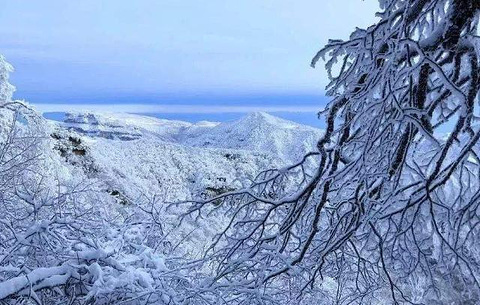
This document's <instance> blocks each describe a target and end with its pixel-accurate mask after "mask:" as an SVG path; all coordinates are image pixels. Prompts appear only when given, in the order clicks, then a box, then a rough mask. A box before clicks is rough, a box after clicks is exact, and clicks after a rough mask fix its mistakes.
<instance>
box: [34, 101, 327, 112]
mask: <svg viewBox="0 0 480 305" xmlns="http://www.w3.org/2000/svg"><path fill="white" fill-rule="evenodd" d="M29 104H30V105H31V106H33V107H34V108H35V109H36V110H38V111H40V112H42V113H49V112H70V111H73V112H83V111H93V112H95V111H97V112H102V111H103V112H124V113H249V112H291V113H318V112H320V111H321V110H322V107H321V106H320V105H319V106H311V105H303V106H302V105H300V106H284V105H277V106H220V105H188V104H181V105H168V104H155V105H152V104H123V103H122V104H49V103H29Z"/></svg>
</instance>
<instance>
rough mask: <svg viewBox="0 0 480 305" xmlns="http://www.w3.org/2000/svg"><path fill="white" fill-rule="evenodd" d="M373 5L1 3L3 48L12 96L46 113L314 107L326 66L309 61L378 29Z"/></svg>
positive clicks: (283, 0) (323, 0)
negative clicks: (360, 32)
mask: <svg viewBox="0 0 480 305" xmlns="http://www.w3.org/2000/svg"><path fill="white" fill-rule="evenodd" d="M377 5H378V2H377V1H376V0H363V1H362V0H335V1H330V0H236V1H233V0H204V1H198V0H184V1H179V0H156V1H153V0H136V1H132V0H128V1H125V0H82V1H65V0H42V1H38V0H22V1H18V0H3V1H2V8H1V9H0V35H1V37H2V39H1V40H0V53H1V54H3V55H5V57H6V58H7V61H9V62H10V63H11V64H12V65H13V66H14V67H15V73H14V74H13V75H12V76H11V82H12V83H13V84H14V85H15V86H16V87H17V92H16V94H15V97H16V98H19V99H25V100H28V101H29V102H31V103H33V104H38V105H43V106H45V105H44V104H48V103H56V104H63V107H65V105H72V104H77V106H78V105H83V104H100V105H101V104H121V105H123V108H122V109H123V110H125V109H127V110H128V109H130V108H132V107H133V108H135V107H136V105H139V104H142V105H145V104H148V105H150V107H152V106H151V105H156V106H158V107H159V109H163V108H161V107H164V106H165V105H168V106H169V107H170V108H169V109H170V111H171V109H174V107H177V108H178V109H180V108H181V107H184V108H182V109H184V111H188V109H187V108H185V107H187V106H188V105H195V106H196V107H197V108H192V111H196V110H195V109H197V110H198V107H200V106H204V105H217V106H222V107H225V106H232V107H240V106H241V107H247V108H248V107H249V106H252V107H257V108H258V107H262V106H265V107H280V106H283V107H287V106H288V107H296V106H299V109H301V110H302V111H307V109H311V106H315V105H318V104H319V103H320V104H321V103H324V102H325V98H323V97H322V96H323V88H324V87H325V85H326V84H327V77H326V74H325V72H324V71H323V67H322V66H321V65H320V66H319V68H317V69H312V68H310V66H309V63H310V59H311V58H312V57H313V55H314V54H315V53H316V51H317V50H318V49H319V48H321V47H322V46H323V45H324V44H325V43H326V42H327V40H328V39H329V38H341V39H346V38H348V36H349V33H351V31H352V30H353V29H355V27H367V26H369V25H370V24H372V23H373V22H375V18H374V13H375V12H376V10H377ZM127 105H128V107H130V108H128V107H127ZM180 106H181V107H180ZM58 107H59V108H58V109H63V108H61V107H60V106H58ZM172 107H173V108H172ZM288 107H287V108H288ZM302 107H303V108H302ZM308 107H310V108H308ZM47 108H48V107H47ZM47 108H44V109H47ZM49 109H50V108H49ZM185 109H187V110H185ZM277 110H278V109H277ZM280 110H285V109H283V108H282V109H280ZM280 110H279V111H280ZM287 111H290V110H288V109H287ZM308 111H310V110H308Z"/></svg>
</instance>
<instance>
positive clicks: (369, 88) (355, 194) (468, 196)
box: [189, 0, 480, 304]
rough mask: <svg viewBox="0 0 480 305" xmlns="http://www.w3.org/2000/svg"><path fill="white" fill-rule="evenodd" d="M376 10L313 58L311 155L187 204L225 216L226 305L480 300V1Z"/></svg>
mask: <svg viewBox="0 0 480 305" xmlns="http://www.w3.org/2000/svg"><path fill="white" fill-rule="evenodd" d="M380 7H381V9H382V10H381V12H379V13H378V17H379V18H380V20H379V21H378V23H377V24H375V25H372V26H371V27H369V28H368V29H357V30H355V31H354V32H353V33H352V35H351V36H350V39H348V40H347V41H341V40H332V41H330V42H329V43H328V44H327V46H326V47H325V48H324V49H322V50H321V51H320V52H319V53H318V54H317V55H316V56H315V57H314V59H313V61H312V66H315V64H316V63H317V61H318V60H319V59H321V58H325V59H326V68H327V71H328V72H329V75H330V80H331V82H330V84H329V85H328V88H327V90H328V95H329V96H331V98H332V99H331V101H330V103H329V104H328V106H327V108H326V109H325V111H324V115H325V121H326V126H327V127H326V130H325V133H324V135H323V137H322V138H321V139H320V140H319V141H318V145H317V150H316V151H315V152H313V153H311V154H309V155H307V156H306V157H305V159H304V160H302V161H301V162H299V163H298V164H296V165H294V166H291V167H288V168H285V169H282V170H270V171H266V172H264V173H263V174H261V175H259V176H258V177H257V179H256V181H255V182H254V183H253V184H252V186H251V187H250V188H249V189H247V190H244V191H236V192H231V193H227V194H223V195H221V196H219V197H216V198H213V199H211V200H207V201H201V202H194V203H193V204H192V206H191V208H190V211H189V213H190V215H197V216H198V215H206V214H207V212H208V211H209V210H210V209H212V208H218V207H214V206H213V205H212V204H210V203H211V202H218V201H219V200H222V201H223V207H225V208H226V209H227V211H228V215H229V216H230V222H229V223H228V224H227V225H226V226H225V228H224V230H223V231H221V232H219V234H218V235H217V236H216V237H215V238H214V240H213V243H212V244H211V247H210V249H209V251H208V252H207V253H206V257H207V258H208V259H209V260H210V261H211V262H212V264H213V265H214V266H215V274H216V275H215V278H214V280H213V281H212V282H211V286H212V287H215V288H216V289H219V290H222V291H224V292H225V294H226V295H227V296H228V297H230V298H231V299H232V302H238V303H241V302H242V300H247V299H249V298H252V295H253V296H254V297H255V298H256V299H257V300H258V302H259V303H262V302H263V303H269V302H272V303H275V302H278V303H282V302H284V303H288V304H290V303H289V302H294V301H295V300H296V301H297V302H298V300H301V303H308V302H309V301H310V302H314V303H315V302H316V301H315V300H324V301H325V304H331V303H335V302H337V303H340V304H352V303H353V304H355V303H357V304H369V303H378V304H385V302H389V303H394V304H417V303H423V304H433V303H434V302H438V303H439V304H446V303H465V302H471V303H477V302H479V293H480V262H479V257H480V256H479V254H480V247H479V246H478V245H479V242H480V240H478V236H479V232H478V230H479V229H480V226H479V224H480V217H479V213H480V211H479V205H480V164H479V162H480V159H479V158H478V153H479V146H478V139H479V138H480V129H479V126H478V124H477V122H478V116H477V115H478V90H479V86H480V83H479V75H478V73H479V69H478V64H479V62H478V55H479V51H480V49H479V48H480V45H479V37H478V36H477V33H478V29H477V26H478V18H479V11H480V2H478V1H475V0H413V1H402V0H382V1H380ZM310 160H311V161H310ZM307 163H310V164H312V163H313V164H316V166H315V167H314V168H313V169H312V167H310V166H308V164H307ZM385 300H389V301H385Z"/></svg>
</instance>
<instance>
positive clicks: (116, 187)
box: [50, 113, 321, 252]
mask: <svg viewBox="0 0 480 305" xmlns="http://www.w3.org/2000/svg"><path fill="white" fill-rule="evenodd" d="M50 124H52V125H53V126H52V130H53V132H52V138H53V140H54V142H55V143H56V144H55V148H56V150H57V151H58V152H59V154H60V155H61V157H63V159H64V160H65V161H66V162H67V163H69V164H70V166H73V167H74V168H76V169H81V170H83V172H84V173H85V174H86V176H87V177H89V178H90V179H92V181H95V184H96V185H99V189H100V194H101V196H102V197H105V196H106V197H109V198H110V199H113V200H114V201H116V202H117V203H121V204H130V203H133V204H138V205H145V204H149V203H151V202H152V201H156V202H158V203H165V202H177V201H182V200H188V199H193V198H205V197H211V196H215V195H219V194H221V193H224V192H227V191H232V190H235V189H239V188H243V187H246V186H248V185H249V184H250V182H251V180H252V179H254V178H255V176H256V175H257V174H258V173H259V172H261V171H262V170H265V169H269V168H272V167H273V168H278V167H282V166H285V165H287V164H290V163H292V162H295V161H297V160H298V159H299V158H300V157H301V156H302V155H303V154H305V153H306V152H308V151H311V150H313V149H314V148H315V144H316V141H317V139H318V137H319V136H320V134H321V131H320V130H317V129H315V128H311V127H307V126H303V125H300V124H296V123H293V122H289V121H286V120H282V119H279V118H276V117H274V116H271V115H268V114H265V113H252V114H249V115H247V116H245V117H243V118H241V119H240V120H237V121H232V122H226V123H215V122H198V123H196V124H192V123H187V122H181V121H170V120H162V119H157V118H152V117H145V116H138V115H130V114H114V113H76V114H67V116H66V119H65V121H64V122H53V121H51V122H50ZM161 206H163V207H165V206H166V205H161ZM162 214H163V216H162V217H164V218H163V221H165V223H168V224H171V225H172V226H175V225H174V224H175V223H176V222H175V217H176V216H175V215H173V214H169V212H167V211H165V212H162ZM217 221H218V224H219V225H220V224H221V222H222V221H221V217H219V218H217ZM192 226H193V225H192ZM192 226H188V225H184V226H182V227H181V228H178V230H179V231H178V234H176V236H175V238H184V237H185V236H187V235H188V236H189V238H191V239H192V240H193V241H194V242H193V243H190V244H197V245H198V242H199V241H205V236H211V234H213V232H215V230H217V229H218V228H215V225H212V224H211V225H209V226H206V227H205V228H202V230H200V231H198V232H196V233H194V234H190V230H191V229H192ZM193 227H195V226H193ZM209 230H212V231H211V232H209ZM189 251H190V250H189ZM191 251H193V250H191ZM191 251H190V252H191Z"/></svg>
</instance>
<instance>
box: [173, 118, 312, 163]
mask: <svg viewBox="0 0 480 305" xmlns="http://www.w3.org/2000/svg"><path fill="white" fill-rule="evenodd" d="M320 135H321V131H320V130H319V129H316V128H313V127H309V126H305V125H300V124H297V123H294V122H291V121H287V120H284V119H281V118H278V117H275V116H273V115H270V114H267V113H264V112H254V113H250V114H248V115H247V116H245V117H243V118H241V119H239V120H236V121H232V122H226V123H222V124H218V125H215V126H212V128H210V129H208V130H206V129H200V130H199V129H198V128H195V126H194V127H193V128H192V127H190V128H188V129H187V131H186V132H185V133H184V134H183V137H182V138H181V142H182V143H183V144H184V145H189V146H198V147H218V148H230V149H246V150H251V151H258V152H264V153H266V154H268V155H271V156H275V157H278V158H281V159H282V160H284V161H286V162H295V161H296V160H298V159H300V158H301V157H302V156H303V155H304V154H305V152H308V151H310V150H312V149H313V148H314V145H315V143H316V141H317V140H318V139H319V137H320Z"/></svg>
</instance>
